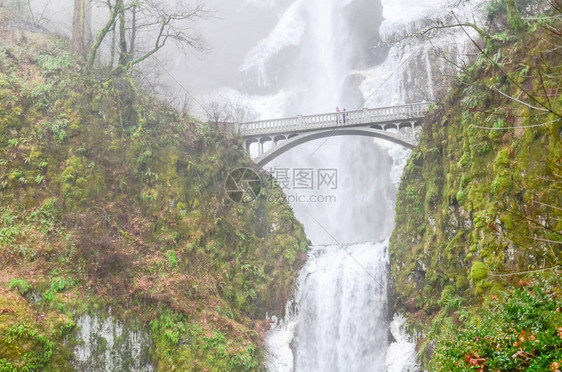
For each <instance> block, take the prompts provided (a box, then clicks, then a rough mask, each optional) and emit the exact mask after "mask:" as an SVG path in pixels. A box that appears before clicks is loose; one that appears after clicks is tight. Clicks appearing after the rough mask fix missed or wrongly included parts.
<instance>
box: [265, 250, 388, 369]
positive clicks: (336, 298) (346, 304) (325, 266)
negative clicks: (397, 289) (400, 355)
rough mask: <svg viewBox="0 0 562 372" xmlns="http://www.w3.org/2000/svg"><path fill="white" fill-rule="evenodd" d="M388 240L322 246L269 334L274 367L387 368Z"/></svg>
mask: <svg viewBox="0 0 562 372" xmlns="http://www.w3.org/2000/svg"><path fill="white" fill-rule="evenodd" d="M387 247H388V241H384V242H380V243H359V244H354V245H348V246H337V245H336V246H318V247H313V248H312V249H311V251H310V253H309V259H308V262H307V264H306V266H305V267H304V268H303V270H302V271H301V273H300V276H299V279H298V286H297V292H296V295H295V298H294V300H293V301H291V302H289V303H288V304H287V309H286V312H287V316H286V318H285V320H284V321H281V322H280V323H279V324H277V325H276V326H275V328H274V331H273V332H271V333H270V335H269V337H268V338H267V341H266V342H267V345H268V347H269V350H270V351H272V354H271V355H270V358H269V365H268V368H269V370H270V371H279V372H285V371H293V370H296V371H326V372H329V371H373V372H376V371H384V358H385V355H386V349H387V347H388V334H387V329H386V328H384V327H379V326H380V324H385V322H386V320H385V319H386V311H387V309H386V304H387V302H386V296H387V292H386V291H387V272H386V266H387V263H388V255H387Z"/></svg>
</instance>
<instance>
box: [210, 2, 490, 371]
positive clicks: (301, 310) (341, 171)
mask: <svg viewBox="0 0 562 372" xmlns="http://www.w3.org/2000/svg"><path fill="white" fill-rule="evenodd" d="M381 2H382V4H381V3H378V2H374V1H372V0H283V1H281V0H277V1H274V0H272V1H270V2H268V4H269V5H268V7H267V8H268V9H276V10H277V11H281V9H282V11H281V12H280V14H279V16H278V18H277V23H276V25H274V27H273V28H272V29H271V30H270V31H269V33H268V34H267V35H266V36H265V37H263V38H262V39H261V40H259V41H258V42H257V43H256V44H255V45H254V46H253V47H252V48H250V49H249V51H248V52H247V53H246V55H245V58H244V59H243V62H241V64H240V76H239V78H240V82H239V85H238V86H237V87H234V86H230V87H226V88H223V89H222V90H220V94H221V95H222V96H225V95H226V96H227V97H231V98H233V99H234V100H235V101H244V103H245V104H246V105H248V106H249V107H251V112H252V113H253V115H254V117H255V119H268V118H276V117H277V118H279V117H287V116H296V115H306V114H314V113H322V112H333V111H335V109H336V107H340V108H342V109H343V108H347V109H348V110H353V109H358V108H361V107H363V106H365V107H377V106H378V107H380V106H390V105H399V104H404V103H415V102H421V101H429V100H433V99H434V98H435V97H436V95H438V94H439V93H441V92H439V89H445V88H446V86H447V84H446V76H447V75H451V76H452V75H454V74H455V73H456V70H455V68H453V67H451V64H449V63H448V62H446V60H445V59H444V58H442V56H441V55H446V56H447V58H448V59H449V60H453V61H456V63H457V64H462V63H463V61H465V60H466V58H467V57H466V56H467V54H468V53H469V52H470V49H469V47H468V45H469V44H468V43H467V38H466V35H465V34H464V32H463V31H462V30H460V29H450V30H447V31H446V32H443V33H442V34H440V35H439V36H437V37H436V38H434V39H433V40H432V41H431V43H430V42H428V41H423V40H420V41H417V42H415V43H407V42H401V43H396V44H393V43H392V42H393V41H394V40H396V39H399V38H400V37H403V36H404V35H406V34H408V33H410V32H412V30H414V29H415V28H416V27H419V26H420V25H423V24H424V22H426V20H427V17H433V16H435V15H444V16H447V15H448V14H449V15H450V12H451V11H452V10H453V11H456V12H457V13H458V16H459V18H460V19H461V21H462V20H464V17H467V16H469V15H470V14H473V11H474V10H475V9H476V8H477V7H478V5H479V4H480V3H481V1H474V2H460V3H459V2H456V1H452V0H428V1H426V2H423V3H420V2H419V1H417V0H381ZM453 3H455V4H456V5H455V6H457V7H461V8H455V9H452V8H449V6H450V5H451V4H453ZM244 4H245V5H244V6H250V5H251V4H257V3H256V2H255V1H245V2H244ZM255 6H256V7H257V5H255ZM383 17H384V18H383ZM389 45H391V46H389ZM436 49H437V50H439V53H435V50H436ZM409 154H410V151H409V150H407V149H404V148H401V147H400V146H397V145H393V144H390V143H388V142H384V141H381V140H378V139H377V140H373V139H368V138H360V137H350V138H339V137H337V138H328V139H327V140H318V141H313V142H309V143H307V144H303V145H300V146H299V147H298V148H296V149H294V150H291V151H289V152H287V153H285V154H284V155H282V156H281V157H279V158H277V159H275V160H274V161H273V162H272V163H271V164H268V166H267V167H266V170H275V169H278V168H283V169H284V170H286V171H291V170H294V169H303V168H306V169H312V170H318V169H325V168H330V169H335V170H337V177H338V185H337V188H335V189H333V190H331V192H332V193H333V194H334V196H336V197H337V202H335V203H332V204H329V203H310V202H308V203H294V204H292V207H293V209H294V211H295V214H296V215H297V217H298V218H299V220H301V221H302V222H303V223H304V225H305V229H306V232H307V235H308V236H309V237H310V238H311V240H312V242H313V243H314V244H315V245H314V246H313V247H311V248H310V251H309V256H308V261H307V264H306V265H305V267H304V268H303V269H302V270H301V272H300V274H299V277H298V282H297V285H296V288H295V293H294V296H293V298H292V299H291V300H290V301H289V302H288V303H287V306H286V311H285V315H284V318H283V319H278V318H276V317H275V316H274V317H272V318H271V320H272V329H271V331H270V333H269V335H268V337H267V340H266V344H267V348H268V361H267V363H268V369H269V371H271V372H285V371H297V372H300V371H306V372H309V371H375V372H376V371H388V372H413V371H417V369H418V368H417V366H416V360H415V356H416V351H415V335H414V336H409V335H407V333H406V332H405V330H404V322H405V320H404V318H403V317H401V316H400V315H398V314H395V315H394V319H393V320H392V321H391V319H390V318H392V316H391V314H388V299H387V292H386V289H387V281H388V276H389V273H388V260H389V258H388V238H389V236H390V234H391V232H392V229H393V227H394V204H395V197H396V190H397V188H398V183H399V181H400V176H401V174H402V170H403V168H404V166H405V164H406V161H407V159H408V157H409ZM286 192H287V193H288V194H291V193H293V192H294V190H290V189H288V190H286ZM299 193H300V194H305V195H311V194H313V193H314V191H304V190H300V191H299ZM361 242H362V243H361ZM391 340H392V342H391Z"/></svg>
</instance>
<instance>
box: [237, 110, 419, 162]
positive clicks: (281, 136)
mask: <svg viewBox="0 0 562 372" xmlns="http://www.w3.org/2000/svg"><path fill="white" fill-rule="evenodd" d="M428 106H429V104H428V103H417V104H411V105H403V106H392V107H380V108H374V109H367V108H365V109H362V110H358V111H343V112H335V113H328V114H321V115H310V116H297V117H293V118H286V119H275V120H262V121H256V122H251V123H242V124H238V125H237V131H238V133H239V134H240V135H241V136H242V138H243V140H244V147H245V149H246V151H247V152H248V153H249V154H251V147H255V145H257V153H258V156H257V157H256V158H255V159H254V161H255V162H256V164H257V165H258V166H260V167H262V166H264V165H265V164H267V163H268V162H270V161H271V160H273V159H274V158H276V157H278V156H279V155H281V154H283V153H285V152H286V151H288V150H290V149H292V148H294V147H296V146H298V145H300V144H303V143H305V142H308V141H312V140H315V139H320V138H326V137H333V136H347V135H359V136H368V137H374V138H380V139H384V140H387V141H391V142H394V143H397V144H400V145H402V146H405V147H408V148H414V147H416V146H417V144H418V140H417V128H420V127H421V126H422V125H423V119H424V117H425V114H426V112H427V109H428Z"/></svg>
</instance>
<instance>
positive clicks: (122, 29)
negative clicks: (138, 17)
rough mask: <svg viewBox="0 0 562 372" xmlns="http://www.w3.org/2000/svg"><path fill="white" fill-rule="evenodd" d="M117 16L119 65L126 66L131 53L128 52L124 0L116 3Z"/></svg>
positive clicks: (118, 0)
mask: <svg viewBox="0 0 562 372" xmlns="http://www.w3.org/2000/svg"><path fill="white" fill-rule="evenodd" d="M115 7H116V8H117V14H118V16H119V49H120V53H121V54H120V55H119V65H120V66H125V65H126V64H127V63H128V62H129V53H128V52H127V35H126V33H127V30H126V24H125V5H124V4H123V0H117V2H116V3H115Z"/></svg>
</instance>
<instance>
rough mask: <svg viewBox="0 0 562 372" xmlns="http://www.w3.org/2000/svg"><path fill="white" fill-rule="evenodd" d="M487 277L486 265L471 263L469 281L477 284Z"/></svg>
mask: <svg viewBox="0 0 562 372" xmlns="http://www.w3.org/2000/svg"><path fill="white" fill-rule="evenodd" d="M487 277H488V269H487V268H486V265H485V264H484V263H483V262H481V261H475V262H473V263H472V267H471V269H470V279H472V281H474V282H478V281H480V280H482V279H486V278H487Z"/></svg>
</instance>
